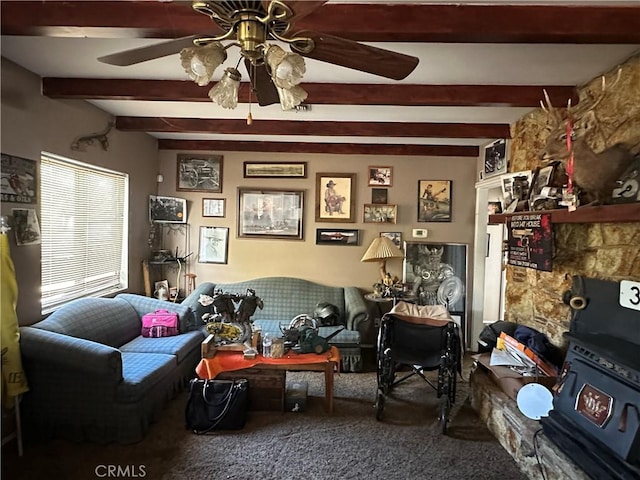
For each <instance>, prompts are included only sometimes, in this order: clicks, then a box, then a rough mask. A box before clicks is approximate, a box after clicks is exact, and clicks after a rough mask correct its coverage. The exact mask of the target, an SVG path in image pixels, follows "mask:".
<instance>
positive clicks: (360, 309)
mask: <svg viewBox="0 0 640 480" xmlns="http://www.w3.org/2000/svg"><path fill="white" fill-rule="evenodd" d="M249 288H250V289H253V290H255V292H256V295H257V296H258V297H260V298H261V299H262V301H263V303H264V308H263V309H262V310H260V309H258V310H256V311H255V313H254V314H253V316H252V317H251V319H252V320H253V323H254V325H260V327H262V333H263V334H265V333H272V334H278V335H282V332H281V330H280V325H281V324H285V325H286V324H288V322H290V321H291V320H292V319H293V318H294V317H296V316H297V315H300V314H307V315H310V316H312V315H313V313H314V310H315V308H316V305H317V304H318V303H319V302H328V303H331V304H333V305H335V306H336V307H338V310H339V311H340V319H339V321H340V323H341V324H342V325H344V326H345V329H344V330H343V331H342V332H340V333H339V334H337V335H336V336H335V337H333V338H331V340H330V341H329V343H330V344H331V345H335V346H337V347H338V348H339V350H340V357H341V362H340V363H341V369H342V370H343V371H345V372H359V371H362V355H361V349H360V339H361V338H362V337H364V336H365V334H366V333H367V331H368V329H369V328H370V327H371V325H370V324H371V319H370V317H369V315H368V311H367V305H366V302H365V300H364V297H363V295H362V292H360V290H359V289H358V288H356V287H332V286H327V285H321V284H319V283H315V282H311V281H309V280H304V279H300V278H292V277H262V278H256V279H253V280H246V281H243V282H237V283H213V282H204V283H201V284H200V285H198V287H197V288H196V289H195V290H194V291H193V292H192V293H191V294H190V295H189V296H188V297H187V298H185V300H184V301H183V302H182V303H183V305H188V306H190V307H191V308H192V309H193V310H194V311H195V312H196V318H198V319H199V321H200V322H202V320H201V318H202V315H203V314H204V313H208V312H210V307H202V306H201V305H200V304H199V303H198V299H199V297H200V295H201V294H204V295H209V296H213V295H214V292H215V291H216V290H221V291H222V292H224V293H231V294H240V295H242V294H245V293H246V291H247V289H249ZM202 324H204V323H202ZM337 328H338V327H330V326H327V327H320V329H319V335H321V336H323V337H327V336H328V335H329V334H331V333H332V332H334V331H335V330H337Z"/></svg>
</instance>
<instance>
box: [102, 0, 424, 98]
mask: <svg viewBox="0 0 640 480" xmlns="http://www.w3.org/2000/svg"><path fill="white" fill-rule="evenodd" d="M325 3H326V1H322V0H319V1H309V2H294V3H293V4H292V5H293V6H292V7H290V6H288V5H286V4H285V3H283V2H282V1H280V0H271V1H270V2H268V3H267V2H266V1H264V2H263V1H261V0H217V1H214V0H210V1H194V2H192V4H191V6H192V9H193V10H195V11H196V12H198V13H201V14H203V15H206V16H208V17H209V18H210V19H211V20H212V21H213V22H214V23H215V24H216V25H218V27H220V28H221V29H222V31H223V32H224V33H223V34H221V35H218V36H204V35H200V36H195V37H185V38H179V39H176V40H174V41H172V42H167V43H165V44H159V45H153V46H148V47H142V48H138V49H133V50H127V51H124V52H120V53H115V54H111V55H107V56H104V57H101V58H99V59H98V60H99V61H101V62H105V63H109V64H111V65H119V66H126V65H133V64H136V63H140V62H144V61H147V60H152V59H154V58H160V57H163V56H166V55H172V54H175V53H180V61H181V63H182V67H183V68H184V70H185V72H186V73H187V75H188V76H189V78H190V79H191V80H193V81H194V82H196V83H197V84H198V85H199V86H205V85H207V84H208V83H210V82H211V81H212V77H213V73H214V71H215V70H216V68H217V67H218V66H219V65H221V64H222V63H224V61H225V60H226V59H227V54H226V49H227V48H229V47H231V46H237V47H240V55H241V57H242V58H244V59H245V66H246V68H247V72H248V74H249V77H250V79H251V88H252V91H253V92H255V94H256V98H257V100H258V104H259V105H261V106H266V105H271V104H274V103H278V101H279V102H280V105H281V107H282V109H283V110H290V109H294V108H296V107H298V106H299V105H300V103H301V102H302V101H304V100H305V99H306V98H307V92H306V91H305V90H304V89H303V88H302V87H300V85H299V84H300V82H301V81H302V77H303V76H304V74H305V71H306V67H305V63H304V58H303V57H308V58H313V59H315V60H318V61H321V62H327V63H332V64H335V65H341V66H343V67H346V68H351V69H354V70H359V71H362V72H368V73H372V74H374V75H380V76H383V77H386V78H391V79H394V80H401V79H403V78H406V77H407V76H408V75H409V74H410V73H411V72H412V71H413V70H414V69H415V67H416V66H417V64H418V58H416V57H412V56H409V55H404V54H400V53H396V52H392V51H389V50H384V49H380V48H377V47H371V46H368V45H364V44H361V43H358V42H355V41H353V40H347V39H344V38H340V37H335V36H332V35H326V34H322V33H318V32H311V31H304V32H298V33H297V36H295V35H289V31H290V30H291V28H292V27H293V25H294V23H295V22H296V21H297V20H299V19H300V18H302V17H304V16H306V15H309V14H310V13H312V12H313V11H315V10H317V9H319V8H320V7H322V5H324V4H325ZM267 39H272V40H277V41H280V42H283V43H286V44H288V45H289V47H290V48H291V50H293V53H289V52H285V51H284V50H283V49H282V48H280V47H279V46H278V45H272V44H267ZM226 40H229V41H231V42H232V43H230V44H229V45H227V46H224V45H223V44H222V43H221V42H222V41H226ZM185 45H188V46H185ZM236 67H237V65H236ZM240 80H241V74H240V72H239V71H238V70H237V68H227V69H226V70H225V72H224V74H223V75H222V79H221V80H220V82H218V84H216V85H215V86H214V87H213V88H212V89H211V90H210V91H209V97H210V98H211V99H212V100H213V101H215V102H217V103H218V104H219V105H221V106H223V107H224V108H236V107H237V105H238V101H237V98H238V87H239V85H240ZM276 92H277V96H276Z"/></svg>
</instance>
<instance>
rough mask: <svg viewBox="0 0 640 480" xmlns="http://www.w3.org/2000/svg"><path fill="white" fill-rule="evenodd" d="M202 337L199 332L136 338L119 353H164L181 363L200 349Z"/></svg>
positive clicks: (121, 348)
mask: <svg viewBox="0 0 640 480" xmlns="http://www.w3.org/2000/svg"><path fill="white" fill-rule="evenodd" d="M203 339H204V335H203V334H202V332H201V331H200V330H195V331H193V332H187V333H182V334H180V335H175V336H173V337H160V338H145V337H142V336H138V337H136V338H134V339H133V340H131V341H130V342H127V343H125V344H124V345H122V346H121V347H120V351H121V352H133V353H165V354H167V355H175V356H176V358H177V361H178V363H181V362H182V361H183V360H184V359H185V358H186V357H187V356H188V355H189V353H191V352H192V351H193V349H194V348H200V347H199V345H200V344H201V343H202V340H203Z"/></svg>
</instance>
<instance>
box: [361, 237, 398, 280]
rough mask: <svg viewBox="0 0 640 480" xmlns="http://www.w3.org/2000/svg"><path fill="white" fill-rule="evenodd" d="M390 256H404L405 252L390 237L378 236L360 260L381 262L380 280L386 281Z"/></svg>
mask: <svg viewBox="0 0 640 480" xmlns="http://www.w3.org/2000/svg"><path fill="white" fill-rule="evenodd" d="M389 258H404V254H403V253H402V252H401V251H400V249H398V247H396V245H395V244H394V243H393V241H392V240H391V239H390V238H389V237H376V238H374V239H373V242H371V245H369V248H367V251H366V252H364V255H363V256H362V258H361V259H360V261H361V262H380V282H381V283H384V280H385V278H386V276H387V259H389Z"/></svg>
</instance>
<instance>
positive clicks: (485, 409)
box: [469, 368, 589, 480]
mask: <svg viewBox="0 0 640 480" xmlns="http://www.w3.org/2000/svg"><path fill="white" fill-rule="evenodd" d="M469 397H470V400H471V406H472V407H473V409H474V410H475V411H476V412H478V414H479V415H480V418H482V420H483V421H484V422H485V423H486V424H487V427H488V428H489V430H490V431H491V433H493V434H494V435H495V436H496V438H497V439H498V440H499V441H500V444H501V445H502V446H503V447H504V448H505V450H507V452H509V454H510V455H511V456H512V457H513V458H514V460H515V461H516V463H517V464H518V466H519V467H520V469H521V470H522V471H523V472H524V473H525V474H526V475H527V476H528V477H529V478H530V479H531V480H539V479H541V478H543V477H542V475H541V474H540V467H539V466H538V461H537V459H536V450H535V448H534V435H535V433H536V431H537V430H541V429H542V426H541V425H540V423H539V422H537V421H535V420H530V419H528V418H527V417H525V416H524V415H522V413H520V410H518V406H517V405H516V402H515V401H514V400H512V399H511V398H509V397H508V396H507V394H506V393H504V392H503V391H502V390H501V389H500V387H498V386H497V385H496V384H495V383H494V382H493V381H492V380H491V379H490V378H489V376H488V375H487V373H486V371H484V370H483V369H482V368H473V369H472V371H471V374H470V375H469ZM536 443H537V450H538V457H539V458H540V463H541V464H542V468H543V469H544V478H546V479H547V480H583V479H584V480H587V479H588V478H589V477H588V476H587V475H586V474H585V472H584V471H583V470H581V469H580V468H579V467H578V466H577V465H575V464H574V463H573V462H572V461H571V460H570V459H569V458H568V457H567V456H566V455H565V454H564V453H562V452H561V451H560V450H558V449H557V447H556V446H555V444H554V443H553V442H551V441H550V440H549V439H548V438H546V437H545V435H544V433H543V432H540V433H539V434H538V436H537V439H536Z"/></svg>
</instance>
